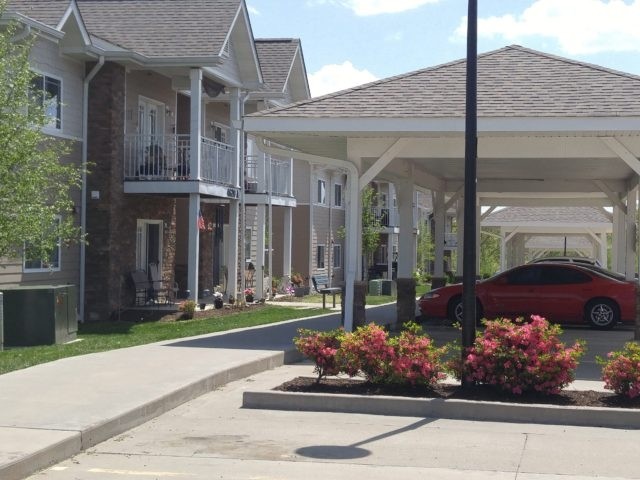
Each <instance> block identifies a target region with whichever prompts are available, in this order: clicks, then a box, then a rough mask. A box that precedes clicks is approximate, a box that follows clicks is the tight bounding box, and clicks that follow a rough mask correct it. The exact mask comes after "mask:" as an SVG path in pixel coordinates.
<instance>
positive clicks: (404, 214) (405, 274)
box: [397, 181, 444, 278]
mask: <svg viewBox="0 0 640 480" xmlns="http://www.w3.org/2000/svg"><path fill="white" fill-rule="evenodd" d="M397 199H398V208H399V213H400V231H399V234H398V278H411V277H412V276H413V267H414V265H415V257H414V258H412V253H413V251H414V243H415V242H414V241H413V237H414V235H413V184H412V183H411V182H408V181H405V182H402V183H401V184H400V188H399V189H398V192H397ZM443 247H444V235H443Z"/></svg>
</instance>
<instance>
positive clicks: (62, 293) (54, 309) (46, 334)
mask: <svg viewBox="0 0 640 480" xmlns="http://www.w3.org/2000/svg"><path fill="white" fill-rule="evenodd" d="M2 293H3V298H4V344H5V346H7V347H26V346H33V345H53V344H55V343H66V342H69V341H71V340H75V339H76V335H77V332H78V295H77V293H76V287H75V286H74V285H60V286H58V285H39V286H32V287H17V288H12V289H6V290H3V291H2Z"/></svg>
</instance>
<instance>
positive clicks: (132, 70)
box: [0, 0, 309, 320]
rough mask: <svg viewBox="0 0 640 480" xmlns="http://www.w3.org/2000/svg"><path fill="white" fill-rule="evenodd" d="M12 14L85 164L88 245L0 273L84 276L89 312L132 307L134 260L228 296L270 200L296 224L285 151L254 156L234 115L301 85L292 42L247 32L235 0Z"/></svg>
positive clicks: (40, 6)
mask: <svg viewBox="0 0 640 480" xmlns="http://www.w3.org/2000/svg"><path fill="white" fill-rule="evenodd" d="M8 14H9V16H11V17H13V18H15V19H17V20H18V21H20V22H21V23H22V25H24V28H25V29H29V32H31V33H35V34H36V36H37V42H36V45H35V47H34V49H33V53H32V62H33V65H34V69H35V70H36V71H37V72H39V73H42V75H43V77H44V78H45V80H47V79H51V80H52V82H50V84H52V85H54V86H55V85H57V88H58V89H59V93H58V94H59V95H60V98H61V103H60V105H61V107H60V113H59V115H60V121H59V122H58V123H59V125H60V126H59V127H58V128H57V129H54V131H53V132H52V134H54V135H57V136H60V137H64V138H70V139H71V140H72V141H73V142H75V149H74V153H73V154H72V158H71V160H72V161H75V162H77V163H79V164H82V163H85V162H87V163H88V165H89V174H88V175H87V177H86V181H85V182H84V185H83V195H78V202H77V203H78V209H77V212H78V213H77V215H78V222H79V223H80V224H81V225H82V228H83V230H84V232H85V233H86V238H87V244H86V246H84V245H81V246H79V247H74V249H69V250H67V249H61V252H60V254H59V257H58V258H59V266H58V267H57V268H46V269H44V268H39V269H35V268H34V269H31V268H29V267H31V265H32V264H31V263H28V262H26V261H25V260H22V261H20V260H18V261H7V263H8V264H9V265H11V267H10V269H9V270H10V272H11V273H7V272H8V271H9V270H5V272H2V275H1V279H0V282H2V283H3V284H22V283H26V282H29V283H32V282H35V283H37V282H46V283H77V284H78V285H80V299H81V307H80V310H81V318H83V319H85V320H98V319H103V318H106V317H108V316H109V315H110V314H113V312H117V311H118V310H119V309H121V308H123V307H125V306H128V305H130V304H131V303H132V302H133V295H134V291H133V288H132V285H131V281H130V277H131V272H133V271H135V270H144V271H147V272H148V271H149V269H150V265H154V266H157V268H158V269H159V272H160V275H161V277H162V280H163V281H164V282H165V283H166V284H167V285H170V289H171V290H174V288H173V285H175V284H177V287H175V290H176V291H175V292H174V293H177V294H179V293H180V292H182V294H187V292H188V293H189V294H190V295H191V296H192V297H195V296H197V295H199V294H200V293H201V292H203V291H204V290H206V289H211V288H212V287H214V286H216V285H223V288H225V290H226V293H227V294H228V295H230V296H235V295H237V294H238V291H239V289H240V288H241V280H240V279H241V278H242V277H243V272H244V271H245V269H246V267H247V266H248V262H247V260H248V261H251V260H254V259H255V261H256V262H258V263H259V261H260V257H261V256H262V258H264V254H263V253H262V255H260V254H259V253H260V252H264V248H261V245H262V243H263V240H262V239H264V234H263V233H262V232H263V231H264V227H263V225H264V220H263V218H264V215H265V213H264V212H265V211H266V210H267V209H268V210H279V209H284V210H288V211H289V212H288V213H282V217H283V218H285V219H286V218H288V219H289V224H288V225H291V217H292V214H291V212H290V209H292V208H293V207H294V206H295V200H294V199H293V196H292V192H293V188H292V184H291V181H292V173H291V172H292V165H291V160H290V159H274V158H270V157H268V158H267V157H265V156H264V155H261V154H259V152H258V150H257V149H256V148H255V142H254V140H253V139H251V138H247V136H246V135H245V134H244V132H243V130H242V117H243V115H244V113H245V112H252V111H256V110H258V109H262V108H265V107H270V106H274V105H278V104H282V103H288V102H291V101H296V100H299V99H302V98H307V97H308V96H309V91H308V85H307V80H306V72H305V68H304V60H303V58H302V53H301V50H300V45H299V42H297V41H292V40H274V41H269V40H265V41H259V42H256V41H255V40H254V38H253V34H252V30H251V25H250V22H249V17H248V13H247V7H246V4H245V2H244V0H204V1H201V2H174V1H169V0H121V1H108V0H91V1H89V0H37V1H36V0H12V1H11V3H10V5H9V9H8ZM259 51H260V55H259ZM271 61H273V62H274V65H270V64H269V62H271ZM56 82H57V83H56ZM52 88H53V87H52ZM247 153H248V155H246V154H247ZM245 159H246V162H245ZM267 172H269V174H267ZM247 205H249V207H247V208H245V207H246V206H247ZM268 205H275V206H276V207H275V208H274V207H270V208H269V207H267V206H268ZM274 217H275V215H274ZM272 223H273V224H275V221H274V222H272ZM290 231H291V227H290V226H289V232H290ZM245 235H246V237H247V238H249V240H247V238H243V237H245ZM274 236H275V235H274ZM289 236H290V233H289ZM243 242H244V245H243ZM283 242H284V240H283ZM285 243H286V242H285ZM247 245H248V247H247ZM272 248H273V247H272ZM283 248H284V246H283V247H281V248H280V250H282V249H283ZM254 254H255V258H254ZM287 258H290V254H289V253H283V255H282V262H285V261H286V259H287ZM243 260H244V261H243ZM243 263H244V264H243ZM254 265H255V264H254ZM283 268H284V264H283ZM30 270H34V271H33V272H31V271H30ZM82 300H84V301H82Z"/></svg>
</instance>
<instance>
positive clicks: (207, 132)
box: [202, 102, 231, 144]
mask: <svg viewBox="0 0 640 480" xmlns="http://www.w3.org/2000/svg"><path fill="white" fill-rule="evenodd" d="M230 116H231V112H230V107H229V104H228V103H220V102H211V103H208V104H207V106H206V108H205V120H204V125H203V129H202V135H203V136H205V137H208V138H211V139H213V138H215V136H214V132H213V126H212V125H211V123H212V122H214V123H217V124H219V125H223V126H225V127H227V134H229V133H230V132H231V121H230ZM225 143H228V144H230V143H231V139H230V138H227V139H226V142H225Z"/></svg>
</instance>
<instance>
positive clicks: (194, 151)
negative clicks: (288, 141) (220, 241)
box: [187, 68, 202, 300]
mask: <svg viewBox="0 0 640 480" xmlns="http://www.w3.org/2000/svg"><path fill="white" fill-rule="evenodd" d="M189 76H190V79H191V105H190V109H191V115H190V132H191V138H190V160H189V161H190V165H189V169H190V174H189V176H190V178H191V179H192V180H198V179H199V178H200V161H201V154H202V148H201V145H202V144H201V139H202V121H201V120H202V70H200V69H199V68H192V69H191V70H190V72H189ZM199 214H200V195H199V194H197V193H191V194H189V222H188V226H187V231H188V232H189V233H188V241H187V243H188V246H189V253H188V257H187V288H188V289H189V291H190V292H191V299H193V300H197V299H198V293H199V292H198V267H199V262H200V230H199V229H198V217H199Z"/></svg>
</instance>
